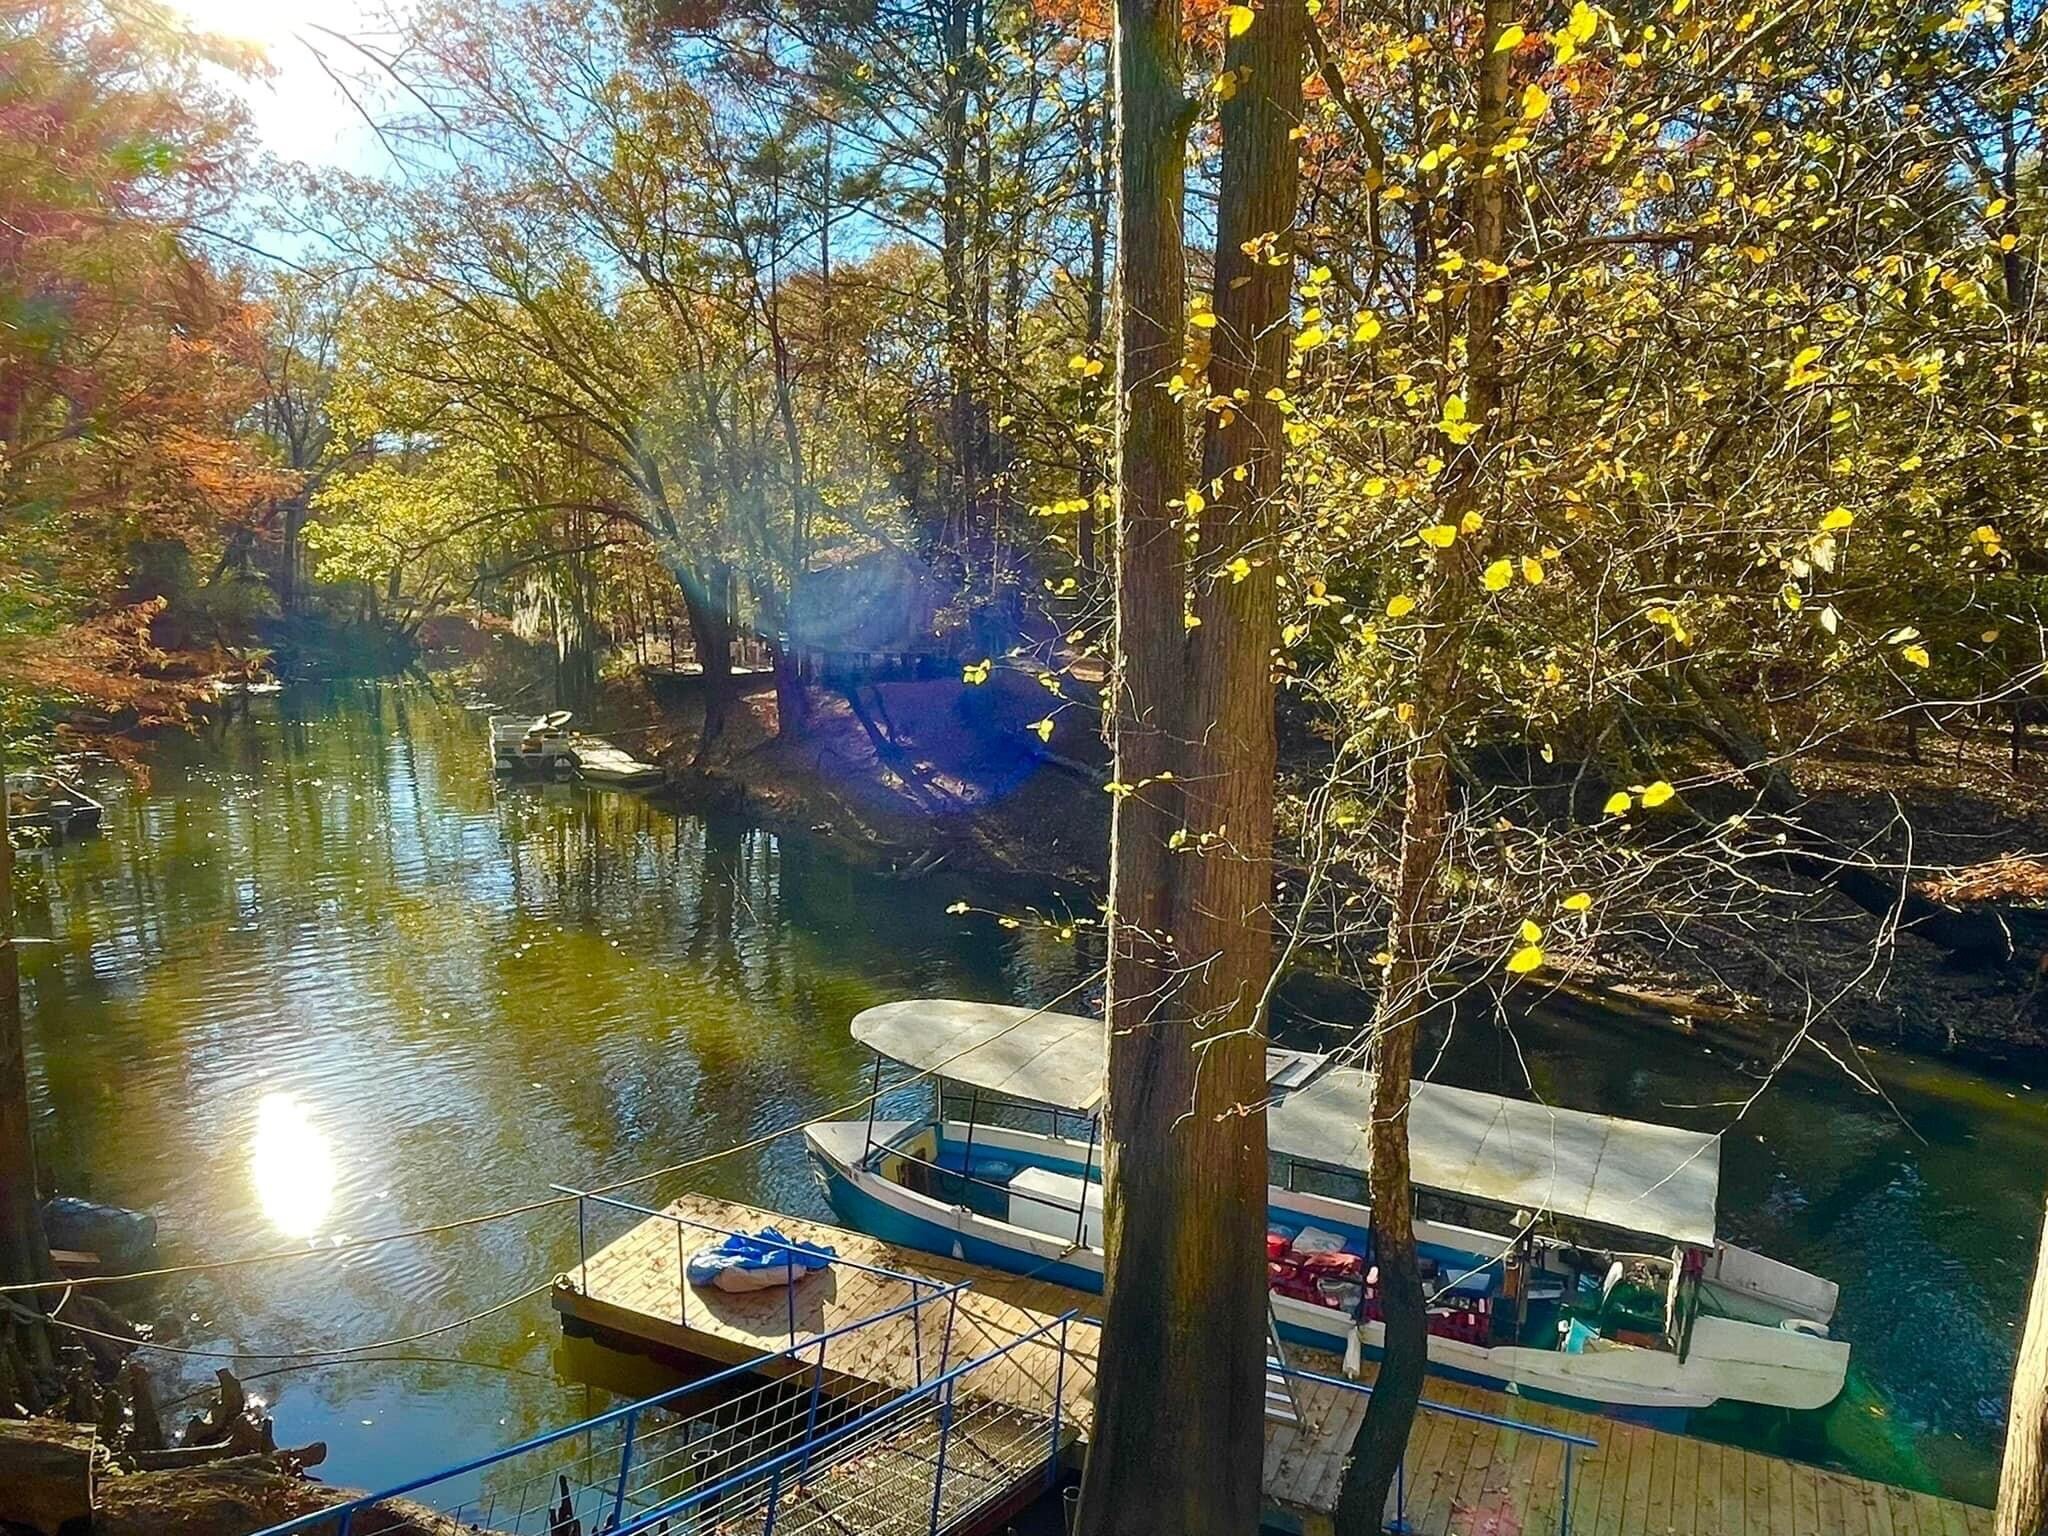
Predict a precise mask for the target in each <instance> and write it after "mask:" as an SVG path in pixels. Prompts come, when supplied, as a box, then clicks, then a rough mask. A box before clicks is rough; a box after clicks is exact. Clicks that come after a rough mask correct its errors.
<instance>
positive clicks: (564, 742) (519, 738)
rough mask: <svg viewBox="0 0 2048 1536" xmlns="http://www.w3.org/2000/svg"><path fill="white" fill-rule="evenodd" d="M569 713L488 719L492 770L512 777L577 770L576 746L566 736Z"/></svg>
mask: <svg viewBox="0 0 2048 1536" xmlns="http://www.w3.org/2000/svg"><path fill="white" fill-rule="evenodd" d="M570 718H571V716H570V714H569V711H568V710H566V709H557V710H554V711H552V712H551V713H549V714H545V715H493V716H491V718H490V733H491V770H492V771H493V772H494V773H501V774H511V773H527V774H540V775H543V776H545V775H549V774H569V773H573V772H575V770H576V745H575V742H574V741H573V740H572V739H571V737H570V735H569V729H568V727H569V721H570Z"/></svg>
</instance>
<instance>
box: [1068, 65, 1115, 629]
mask: <svg viewBox="0 0 2048 1536" xmlns="http://www.w3.org/2000/svg"><path fill="white" fill-rule="evenodd" d="M1106 84H1107V83H1106V82H1105V94H1106ZM1076 131H1077V133H1078V136H1079V140H1080V150H1081V206H1082V207H1083V209H1084V210H1086V213H1085V216H1086V218H1087V221H1088V279H1087V281H1088V292H1087V296H1086V297H1087V332H1086V336H1087V346H1086V348H1085V349H1084V350H1085V353H1086V355H1087V356H1088V357H1090V358H1092V359H1097V360H1100V358H1101V355H1102V332H1103V317H1104V314H1105V312H1106V310H1107V308H1108V298H1109V175H1108V171H1109V125H1108V124H1107V123H1106V122H1104V121H1103V116H1102V98H1101V97H1090V98H1089V99H1088V100H1085V101H1083V102H1082V103H1081V109H1080V123H1079V126H1078V128H1077V130H1076ZM1100 378H1101V376H1100V375H1099V374H1098V375H1094V376H1091V377H1084V378H1083V379H1082V380H1081V400H1080V415H1081V476H1080V486H1079V491H1080V496H1079V498H1078V499H1079V500H1080V501H1081V502H1082V503H1083V505H1082V507H1081V512H1080V516H1079V519H1078V521H1077V522H1076V524H1075V528H1074V543H1075V550H1074V555H1075V561H1076V563H1077V564H1078V565H1079V566H1080V567H1081V578H1082V586H1083V587H1084V588H1085V589H1086V595H1087V596H1088V597H1089V598H1091V599H1092V598H1093V597H1094V595H1095V592H1096V586H1095V567H1096V553H1095V497H1096V494H1097V493H1098V492H1099V491H1100V490H1101V489H1102V439H1101V437H1100V436H1099V435H1098V433H1099V432H1100V422H1101V417H1102V385H1101V383H1100Z"/></svg>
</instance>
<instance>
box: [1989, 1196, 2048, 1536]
mask: <svg viewBox="0 0 2048 1536" xmlns="http://www.w3.org/2000/svg"><path fill="white" fill-rule="evenodd" d="M1994 1530H1995V1531H1996V1536H2042V1532H2043V1531H2048V1222H2044V1224H2043V1226H2042V1229H2041V1248H2040V1252H2039V1253H2038V1254H2037V1255H2036V1257H2035V1260H2034V1289H2033V1293H2032V1296H2031V1297H2030V1299H2029V1300H2028V1303H2027V1324H2026V1331H2025V1333H2023V1334H2022V1335H2021V1337H2020V1357H2019V1359H2018V1360H2017V1361H2016V1362H2015V1363H2014V1365H2013V1370H2012V1409H2011V1411H2010V1412H2009V1413H2008V1414H2007V1416H2006V1421H2005V1466H2004V1469H2003V1470H2002V1471H2001V1472H2000V1473H1999V1475H1998V1513H1997V1515H1996V1517H1995V1525H1994Z"/></svg>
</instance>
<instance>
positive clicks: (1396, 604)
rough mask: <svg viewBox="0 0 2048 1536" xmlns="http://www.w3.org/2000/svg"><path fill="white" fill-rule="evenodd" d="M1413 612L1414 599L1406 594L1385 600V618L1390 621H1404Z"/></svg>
mask: <svg viewBox="0 0 2048 1536" xmlns="http://www.w3.org/2000/svg"><path fill="white" fill-rule="evenodd" d="M1414 611H1415V599H1414V598H1412V597H1410V596H1409V595H1408V594H1407V593H1406V592H1403V593H1401V594H1400V595H1399V596H1397V597H1390V598H1388V599H1387V617H1388V618H1390V619H1405V618H1407V617H1408V615H1409V614H1411V613H1413V612H1414Z"/></svg>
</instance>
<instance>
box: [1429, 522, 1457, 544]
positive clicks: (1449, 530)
mask: <svg viewBox="0 0 2048 1536" xmlns="http://www.w3.org/2000/svg"><path fill="white" fill-rule="evenodd" d="M1457 537H1458V530H1457V529H1455V528H1453V527H1452V526H1451V525H1450V524H1449V523H1431V524H1430V525H1429V526H1428V527H1427V528H1425V529H1423V530H1422V542H1423V543H1425V544H1428V545H1430V546H1432V547H1433V548H1436V549H1449V548H1450V547H1451V545H1452V544H1453V543H1454V542H1456V540H1457Z"/></svg>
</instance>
